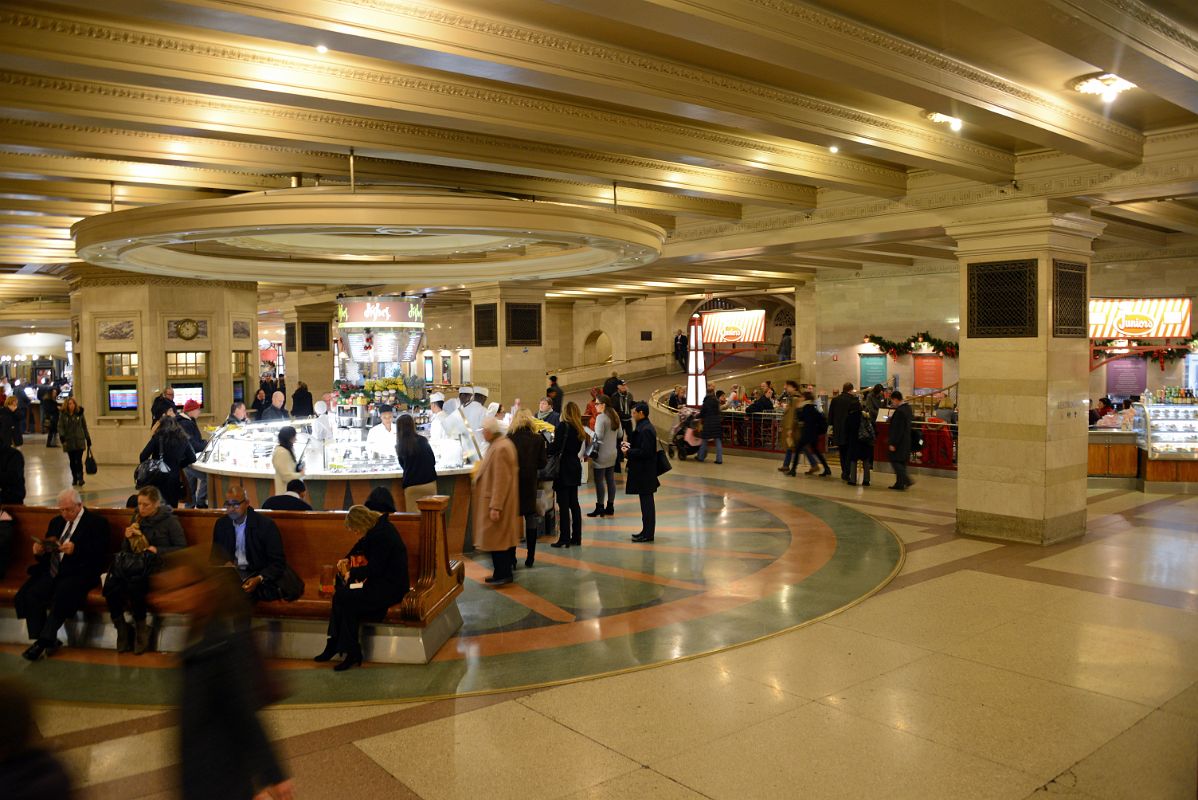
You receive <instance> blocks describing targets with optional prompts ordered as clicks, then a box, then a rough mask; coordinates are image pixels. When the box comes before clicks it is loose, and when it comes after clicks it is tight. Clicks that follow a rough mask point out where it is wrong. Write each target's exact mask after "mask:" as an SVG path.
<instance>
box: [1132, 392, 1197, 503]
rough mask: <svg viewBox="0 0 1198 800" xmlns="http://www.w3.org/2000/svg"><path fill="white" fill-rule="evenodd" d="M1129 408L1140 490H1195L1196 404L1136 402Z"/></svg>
mask: <svg viewBox="0 0 1198 800" xmlns="http://www.w3.org/2000/svg"><path fill="white" fill-rule="evenodd" d="M1133 408H1134V409H1135V423H1134V428H1135V434H1136V444H1137V446H1138V448H1139V468H1140V472H1139V477H1140V480H1141V482H1142V484H1144V485H1143V488H1144V489H1149V490H1153V491H1198V405H1182V404H1167V403H1161V404H1156V403H1136V404H1135V405H1134V406H1133ZM1187 484H1188V486H1187Z"/></svg>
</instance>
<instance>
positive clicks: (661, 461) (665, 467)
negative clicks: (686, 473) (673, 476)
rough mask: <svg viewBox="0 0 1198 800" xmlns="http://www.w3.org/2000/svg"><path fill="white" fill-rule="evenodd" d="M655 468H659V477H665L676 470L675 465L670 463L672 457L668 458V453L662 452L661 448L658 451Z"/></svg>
mask: <svg viewBox="0 0 1198 800" xmlns="http://www.w3.org/2000/svg"><path fill="white" fill-rule="evenodd" d="M655 466H656V467H657V475H658V477H661V476H662V475H665V474H666V473H667V472H669V471H670V470H672V469H673V468H674V465H673V464H671V463H670V457H669V456H667V455H666V451H665V450H662V449H661V448H660V447H659V448H658V449H657V463H656V465H655Z"/></svg>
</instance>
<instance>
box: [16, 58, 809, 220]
mask: <svg viewBox="0 0 1198 800" xmlns="http://www.w3.org/2000/svg"><path fill="white" fill-rule="evenodd" d="M0 85H7V86H18V87H23V88H27V89H34V90H37V91H55V92H65V93H70V94H83V95H90V96H93V97H103V98H109V99H112V100H115V101H135V102H143V103H148V104H152V105H159V106H172V105H173V106H179V107H185V108H197V109H204V110H208V111H213V112H225V113H230V114H236V113H241V112H246V111H248V112H250V113H253V114H255V115H258V116H265V117H269V118H271V119H277V120H282V121H285V122H290V123H296V124H315V125H325V126H335V127H348V128H356V129H360V130H369V131H372V132H375V133H379V134H383V135H385V136H386V137H387V138H392V139H394V140H395V141H396V142H403V141H404V140H405V139H413V138H417V137H423V138H426V139H434V140H439V141H444V142H450V143H453V144H457V145H463V146H470V147H474V148H477V149H478V150H479V151H480V152H482V151H485V150H487V149H496V148H506V149H509V150H518V151H522V152H525V153H528V154H530V155H531V156H540V155H545V154H549V155H554V156H558V157H561V158H571V159H578V160H585V161H589V162H593V163H599V164H609V165H614V166H618V167H625V168H630V169H639V170H651V171H660V172H673V173H678V174H679V175H682V176H691V177H692V178H695V179H697V180H696V182H697V183H699V184H702V183H703V181H705V180H706V179H708V178H711V177H713V176H719V175H722V174H723V173H722V172H721V171H720V170H716V169H710V168H701V167H692V166H689V165H687V164H682V163H679V162H676V161H658V160H654V159H648V158H638V157H634V156H627V155H617V154H613V153H604V152H600V151H594V150H579V149H575V148H570V147H564V146H561V145H555V144H547V143H540V142H530V141H526V140H522V139H508V138H504V137H496V136H486V135H484V134H474V133H469V132H464V131H457V130H450V129H447V128H432V127H425V126H419V125H409V124H407V123H401V122H392V121H389V120H382V119H373V118H369V117H358V116H349V115H342V114H332V113H326V112H319V111H306V110H303V109H298V108H290V107H286V106H279V105H273V104H265V103H263V104H258V103H242V102H238V101H223V100H217V99H213V98H208V97H201V96H198V95H191V94H187V93H183V92H167V91H157V90H152V89H140V88H135V87H131V86H124V85H117V84H102V83H94V82H90V81H77V80H71V79H67V78H50V77H45V76H41V75H28V74H25V73H16V72H0ZM222 141H224V140H222ZM736 180H737V182H738V183H740V184H742V185H746V186H754V187H758V188H760V189H762V190H763V191H769V192H772V193H777V192H780V191H787V192H788V193H790V194H791V195H792V196H796V197H797V196H798V195H799V194H802V193H805V192H809V191H811V189H810V187H805V186H802V185H800V184H793V183H788V182H786V181H780V180H773V179H770V178H762V177H759V176H755V175H745V174H741V173H738V174H737V175H736Z"/></svg>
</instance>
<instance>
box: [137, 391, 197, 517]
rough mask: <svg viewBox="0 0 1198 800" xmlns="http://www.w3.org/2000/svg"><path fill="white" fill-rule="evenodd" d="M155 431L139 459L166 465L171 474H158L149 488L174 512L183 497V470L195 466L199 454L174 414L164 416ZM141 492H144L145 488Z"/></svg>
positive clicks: (156, 424)
mask: <svg viewBox="0 0 1198 800" xmlns="http://www.w3.org/2000/svg"><path fill="white" fill-rule="evenodd" d="M153 431H154V434H153V436H151V437H150V441H149V442H147V443H146V446H145V447H143V448H142V449H141V455H139V456H138V457H137V458H138V460H139V461H145V460H146V459H147V458H149V457H150V456H158V457H159V458H161V459H162V461H163V463H165V464H166V466H167V468H168V469H169V470H170V471H169V472H158V473H155V474H154V475H153V476H152V480H151V481H150V483H149V485H150V486H153V487H154V488H156V489H157V490H158V491H159V493H161V494H162V502H163V503H165V504H166V505H168V506H170V507H171V508H174V507H175V506H177V505H179V500H180V499H181V498H182V497H183V483H182V480H181V478H180V476H181V475H182V474H183V468H184V467H188V466H191V465H192V464H194V463H195V460H196V452H195V450H194V449H193V448H192V446H191V441H190V440H189V439H188V438H187V434H186V433H185V432H184V431H183V428H182V427H180V425H179V423H178V422H176V421H175V417H174V415H173V414H164V415H162V418H161V419H159V420H158V422H157V423H155V427H154V428H153ZM137 488H138V489H140V488H141V486H138V487H137Z"/></svg>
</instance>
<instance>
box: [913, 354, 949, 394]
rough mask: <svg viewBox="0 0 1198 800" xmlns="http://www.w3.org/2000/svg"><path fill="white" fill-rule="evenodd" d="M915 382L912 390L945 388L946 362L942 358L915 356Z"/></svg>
mask: <svg viewBox="0 0 1198 800" xmlns="http://www.w3.org/2000/svg"><path fill="white" fill-rule="evenodd" d="M912 360H913V361H914V362H915V376H914V378H915V380H914V383H913V384H912V388H913V389H915V390H916V391H918V390H920V389H940V388H943V387H944V360H943V359H942V358H940V356H915V358H914V359H912Z"/></svg>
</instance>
